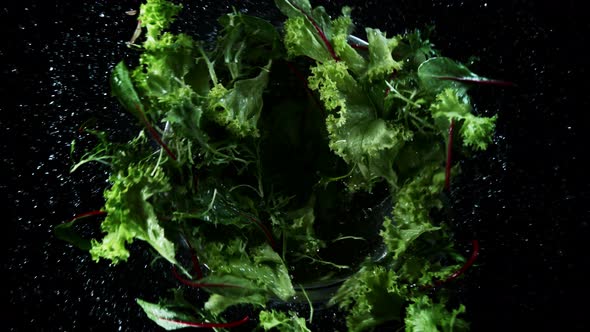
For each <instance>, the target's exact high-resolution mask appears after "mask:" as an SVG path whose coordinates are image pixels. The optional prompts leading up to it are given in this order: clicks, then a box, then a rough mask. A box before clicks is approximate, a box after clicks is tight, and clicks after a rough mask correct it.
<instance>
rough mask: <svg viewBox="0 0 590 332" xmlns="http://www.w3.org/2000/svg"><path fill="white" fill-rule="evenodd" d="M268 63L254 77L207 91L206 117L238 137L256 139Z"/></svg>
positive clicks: (266, 82)
mask: <svg viewBox="0 0 590 332" xmlns="http://www.w3.org/2000/svg"><path fill="white" fill-rule="evenodd" d="M269 70H270V62H269V63H268V64H267V65H266V66H265V67H263V68H262V70H261V71H260V74H258V76H256V77H255V78H250V79H243V80H239V81H236V82H235V83H234V86H233V88H231V89H227V88H225V87H224V86H223V85H221V84H218V85H216V86H214V87H213V88H212V89H211V91H210V92H209V96H208V99H209V105H208V112H207V113H206V115H207V116H208V117H209V118H211V119H212V120H213V121H215V122H217V123H218V124H220V125H222V126H224V127H226V128H227V129H228V130H229V132H230V133H232V134H234V135H236V136H238V137H247V136H252V137H258V136H260V133H259V131H258V127H257V125H258V119H259V118H260V112H261V111H262V106H263V102H262V95H263V93H264V90H265V89H266V86H267V84H268V76H269Z"/></svg>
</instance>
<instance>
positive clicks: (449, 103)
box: [430, 88, 497, 150]
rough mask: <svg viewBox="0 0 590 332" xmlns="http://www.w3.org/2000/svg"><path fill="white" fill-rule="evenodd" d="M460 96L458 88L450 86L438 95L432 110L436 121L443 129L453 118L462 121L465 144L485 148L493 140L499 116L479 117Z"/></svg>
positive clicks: (460, 130) (461, 133)
mask: <svg viewBox="0 0 590 332" xmlns="http://www.w3.org/2000/svg"><path fill="white" fill-rule="evenodd" d="M459 98H460V93H459V92H458V91H457V90H454V89H452V88H448V89H445V90H443V91H442V92H441V93H440V94H439V95H438V96H437V97H436V103H435V104H432V106H431V107H430V111H431V112H432V117H433V118H434V120H435V123H436V124H437V126H438V127H439V128H441V130H442V129H443V128H448V127H449V124H450V121H451V120H456V121H460V122H461V128H460V129H459V133H460V135H461V138H462V139H463V144H464V145H466V146H468V147H471V148H473V149H478V150H485V149H486V148H487V146H488V144H489V143H490V142H491V141H492V135H493V133H494V128H495V122H496V118H497V116H493V117H491V118H486V117H478V116H475V115H474V114H473V113H471V105H470V104H469V103H468V102H467V101H465V99H464V98H461V99H459Z"/></svg>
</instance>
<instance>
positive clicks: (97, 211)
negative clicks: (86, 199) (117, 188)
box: [68, 210, 107, 222]
mask: <svg viewBox="0 0 590 332" xmlns="http://www.w3.org/2000/svg"><path fill="white" fill-rule="evenodd" d="M105 214H107V212H106V211H101V210H94V211H90V212H85V213H81V214H78V215H76V216H74V217H73V218H72V219H71V220H70V221H68V222H72V221H76V220H78V219H82V218H86V217H90V216H101V215H105Z"/></svg>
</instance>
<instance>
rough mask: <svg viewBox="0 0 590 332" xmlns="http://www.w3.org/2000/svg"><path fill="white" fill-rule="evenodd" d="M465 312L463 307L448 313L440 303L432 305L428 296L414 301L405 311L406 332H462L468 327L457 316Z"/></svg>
mask: <svg viewBox="0 0 590 332" xmlns="http://www.w3.org/2000/svg"><path fill="white" fill-rule="evenodd" d="M464 312H465V306H463V305H460V306H459V308H457V309H454V310H453V311H452V312H449V311H448V310H447V309H446V308H445V305H444V304H442V303H433V302H432V300H431V299H430V298H429V297H428V296H421V297H419V298H416V299H414V302H413V303H411V304H410V305H409V306H408V308H407V309H406V316H405V318H404V323H405V325H406V332H416V331H420V332H422V331H423V332H462V331H468V329H469V325H468V324H467V323H466V322H465V321H464V320H463V319H461V318H458V317H457V316H458V315H460V314H462V313H464Z"/></svg>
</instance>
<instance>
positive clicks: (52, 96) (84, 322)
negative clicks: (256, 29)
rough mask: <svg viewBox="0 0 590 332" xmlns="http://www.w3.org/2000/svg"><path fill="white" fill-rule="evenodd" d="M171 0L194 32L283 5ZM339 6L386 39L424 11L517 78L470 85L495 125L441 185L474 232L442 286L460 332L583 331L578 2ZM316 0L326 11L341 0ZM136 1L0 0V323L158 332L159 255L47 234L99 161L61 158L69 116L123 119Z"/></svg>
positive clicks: (449, 40)
mask: <svg viewBox="0 0 590 332" xmlns="http://www.w3.org/2000/svg"><path fill="white" fill-rule="evenodd" d="M184 2H185V3H186V6H185V7H186V10H185V11H184V12H183V14H182V16H181V19H180V20H179V23H178V26H179V28H180V29H182V30H185V31H186V30H188V31H191V32H193V33H195V34H198V35H199V36H201V38H203V39H207V38H210V37H211V34H212V33H214V32H215V29H216V26H215V19H216V17H217V16H219V15H220V14H222V13H224V12H227V11H229V10H231V6H232V5H233V6H235V7H236V8H237V9H238V10H247V11H248V12H249V13H252V14H257V15H262V16H264V17H266V18H268V19H271V20H274V21H280V20H281V19H282V18H281V16H280V15H279V14H278V13H277V11H276V10H275V9H274V5H273V4H272V2H271V1H234V2H232V1H227V0H224V1H202V0H192V1H184ZM343 3H345V4H349V5H353V6H354V10H353V17H355V19H356V21H357V23H358V26H359V27H364V26H371V27H377V28H381V29H382V30H385V31H387V32H388V33H389V34H390V35H392V34H395V33H401V32H403V31H404V30H405V29H413V28H422V27H424V26H426V25H428V24H435V26H436V32H435V34H434V35H433V37H432V38H431V39H432V41H433V42H434V43H435V45H436V46H437V48H438V49H439V50H441V51H442V53H443V54H444V55H447V56H450V57H452V58H455V59H458V60H460V61H467V60H468V58H469V57H470V56H472V55H474V56H477V57H479V62H477V64H475V65H474V66H472V69H473V70H474V71H475V72H477V73H479V74H481V75H483V76H488V77H493V78H498V79H504V80H509V81H513V82H515V83H517V84H518V88H511V89H506V88H493V87H485V88H477V89H475V90H474V91H473V92H474V98H473V99H474V101H475V104H476V106H477V110H478V111H479V112H481V113H482V114H486V115H491V114H498V116H499V118H498V125H497V135H496V139H495V144H494V146H492V147H491V148H490V150H488V151H486V152H485V153H481V154H478V155H477V156H475V157H474V158H472V159H468V160H464V161H462V164H463V173H462V174H461V175H460V176H459V177H458V178H456V179H454V183H453V191H452V194H451V200H450V209H451V211H452V213H453V219H454V225H455V228H456V234H457V236H456V237H457V243H459V246H460V247H462V248H464V249H465V254H468V253H469V249H470V248H469V245H468V244H469V240H471V239H473V238H475V239H478V240H479V241H480V245H481V255H480V257H479V259H478V262H477V263H478V264H477V266H476V267H474V268H472V269H471V270H470V271H469V273H468V274H467V275H466V276H465V277H464V278H462V279H460V280H458V281H456V282H455V283H454V284H453V285H451V286H450V287H453V288H455V289H456V290H457V291H458V293H459V296H460V298H461V300H462V301H463V302H464V303H465V304H466V305H467V308H468V312H467V318H468V320H470V321H471V322H472V330H473V331H521V330H538V331H573V330H576V331H578V330H579V331H582V330H587V329H588V327H587V325H590V324H587V323H586V319H585V317H587V307H588V306H587V304H586V303H587V301H588V295H589V292H588V290H589V288H590V287H589V286H588V281H587V280H588V274H586V273H585V266H586V265H588V263H589V259H588V256H587V255H586V250H585V247H586V243H587V239H588V222H589V220H590V205H589V203H590V202H589V198H590V187H589V183H588V180H587V176H586V173H587V171H586V170H587V169H588V162H587V156H586V154H587V151H588V149H587V148H585V147H586V146H587V144H588V139H587V138H586V135H585V133H586V132H587V131H588V129H590V126H589V125H588V122H587V118H588V116H587V115H586V114H587V113H588V112H589V111H590V107H589V106H590V105H589V102H588V98H589V96H588V84H587V83H586V80H587V75H588V69H587V66H586V62H587V60H586V57H587V56H586V55H585V52H584V51H583V47H585V46H586V44H587V38H586V36H587V34H588V32H589V31H590V29H588V23H587V22H588V20H587V19H586V20H585V19H584V11H583V10H582V9H581V8H579V5H578V4H576V3H575V2H574V1H566V0H564V1H559V2H554V1H552V2H549V1H524V0H520V1H480V0H474V1H457V0H452V1H434V0H432V1H410V0H402V1H377V0H372V1H371V0H369V1H366V2H364V1H352V0H350V1H345V2H343ZM314 4H323V5H325V6H326V7H327V8H328V11H329V12H330V13H332V14H333V15H336V14H337V13H338V9H337V8H338V6H340V2H338V3H337V2H336V1H326V0H324V1H315V2H314ZM137 7H138V2H137V1H114V0H112V1H73V0H66V1H60V2H59V3H56V2H55V1H40V0H39V1H36V2H32V1H27V2H20V4H19V5H16V4H10V5H8V6H7V7H6V6H5V7H3V8H2V9H1V12H0V15H1V22H2V23H1V24H3V25H6V26H5V27H4V28H3V29H2V31H3V33H2V42H1V43H0V45H2V46H1V49H0V51H1V53H0V57H1V62H0V64H1V70H2V77H1V85H0V89H1V90H0V92H1V100H2V101H1V104H0V112H1V113H0V114H1V117H0V121H1V122H0V124H1V126H0V128H1V130H0V133H1V134H0V135H1V136H0V138H1V140H0V144H1V149H0V151H1V156H2V158H1V159H2V169H3V171H2V178H1V179H2V181H1V182H0V186H1V187H0V188H1V191H2V196H1V197H2V201H4V202H6V204H7V207H5V208H3V211H7V212H8V214H7V217H5V218H3V221H4V223H3V224H4V227H3V228H2V231H1V232H2V234H3V240H2V243H3V244H7V247H6V249H4V250H3V252H4V253H5V255H4V258H3V260H2V263H3V272H4V275H5V276H6V277H7V278H3V282H2V283H3V287H2V288H3V292H5V294H6V295H3V296H2V298H3V299H6V300H7V301H6V303H5V306H4V307H5V309H3V311H4V313H3V314H4V316H5V317H6V319H3V320H2V322H0V324H1V325H2V326H3V327H2V329H3V330H5V329H7V330H10V331H79V330H80V331H88V330H93V331H103V330H104V331H158V330H159V329H158V328H157V326H155V324H154V323H152V322H151V321H150V320H148V319H147V318H146V317H145V315H144V314H143V313H142V312H141V311H140V309H139V308H138V306H137V305H136V304H135V302H134V299H135V298H137V297H141V298H145V299H148V300H155V299H156V298H157V295H158V294H162V295H163V294H165V291H166V289H168V288H170V287H174V286H175V283H174V280H173V279H172V278H171V276H170V273H169V269H168V268H167V267H164V266H159V265H157V264H156V265H155V267H151V266H150V256H149V255H148V254H146V253H145V249H146V248H145V247H144V246H142V245H140V244H138V245H134V246H133V254H135V255H132V258H131V259H130V261H129V263H128V264H122V265H120V266H116V267H112V266H109V265H108V264H106V263H99V264H96V263H93V262H92V261H91V260H90V259H89V257H88V255H87V254H86V253H83V252H80V251H78V250H76V249H73V248H71V247H70V246H68V245H66V244H64V243H63V242H61V241H58V240H56V239H55V238H54V237H53V234H52V231H51V229H52V227H53V226H55V225H57V224H59V223H61V222H63V221H65V220H68V219H69V218H71V217H72V216H73V215H75V214H77V213H81V212H85V211H89V210H93V209H98V208H100V207H101V206H102V203H103V200H102V190H104V188H105V187H106V185H107V183H106V177H107V175H106V173H105V169H103V168H100V167H97V168H92V167H86V168H84V169H83V170H82V171H81V172H79V173H78V174H72V175H70V174H69V172H68V169H69V166H70V159H69V145H70V142H71V141H72V139H74V138H81V136H80V134H78V133H77V130H76V129H77V127H78V126H79V125H80V124H81V123H82V122H84V121H86V120H87V119H89V118H91V117H94V118H96V119H97V120H96V121H97V125H98V126H100V127H101V128H105V129H107V128H108V129H111V131H112V135H113V139H126V138H128V137H130V135H132V134H133V133H134V132H135V131H136V130H137V128H134V127H133V126H130V125H129V124H130V123H134V122H132V119H131V118H130V117H129V116H128V115H126V114H125V113H124V112H122V111H121V109H120V108H119V107H118V106H117V105H116V103H115V102H114V100H113V99H112V98H111V97H110V96H109V89H108V84H107V78H108V74H109V71H110V69H111V68H112V67H113V66H114V65H115V64H116V63H117V62H118V61H120V60H121V59H126V60H127V61H130V62H132V61H133V59H135V58H136V57H137V53H136V52H134V51H132V50H130V49H128V48H127V47H126V46H125V44H124V41H126V40H128V39H129V38H130V36H131V34H132V32H133V30H134V28H135V19H134V18H133V17H129V16H127V15H125V14H124V11H125V10H129V9H132V8H137ZM5 215H6V214H5ZM89 224H91V222H89ZM93 231H95V228H94V229H93V228H92V226H89V227H88V232H89V234H91V233H92V232H93ZM462 243H464V245H462ZM317 321H318V323H317V324H316V330H318V331H332V330H334V329H336V328H338V327H341V326H342V321H343V318H342V317H341V316H339V315H337V314H333V313H321V314H320V315H318V318H317ZM248 326H249V327H251V326H252V325H248ZM383 330H392V329H387V328H384V329H383Z"/></svg>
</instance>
